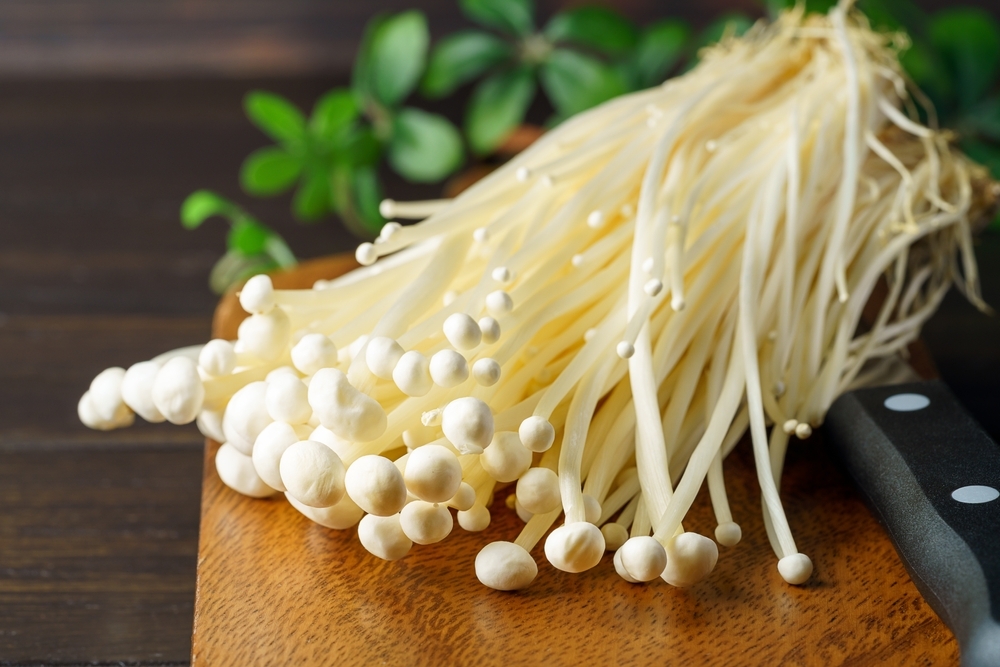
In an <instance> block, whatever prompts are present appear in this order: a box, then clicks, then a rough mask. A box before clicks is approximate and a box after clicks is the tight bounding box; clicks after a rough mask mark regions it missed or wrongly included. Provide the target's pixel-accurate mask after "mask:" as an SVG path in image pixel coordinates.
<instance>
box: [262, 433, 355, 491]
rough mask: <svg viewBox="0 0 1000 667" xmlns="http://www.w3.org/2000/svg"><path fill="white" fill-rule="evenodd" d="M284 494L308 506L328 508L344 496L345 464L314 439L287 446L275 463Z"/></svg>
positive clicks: (334, 453) (335, 454)
mask: <svg viewBox="0 0 1000 667" xmlns="http://www.w3.org/2000/svg"><path fill="white" fill-rule="evenodd" d="M278 471H279V473H280V474H281V481H282V483H284V485H285V488H286V489H287V493H288V494H289V495H291V496H293V497H294V498H295V499H296V500H298V501H299V502H301V503H302V504H303V505H308V506H309V507H331V506H333V505H336V504H337V502H338V501H339V500H340V499H341V498H343V497H344V464H343V463H342V462H341V460H340V457H339V456H337V453H336V452H334V451H333V450H332V449H330V448H329V447H327V446H326V445H324V444H323V443H321V442H316V441H315V440H302V441H301V442H296V443H295V444H293V445H290V446H289V447H288V448H287V449H285V452H284V453H283V454H282V455H281V461H280V462H279V463H278Z"/></svg>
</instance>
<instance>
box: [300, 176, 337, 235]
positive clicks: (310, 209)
mask: <svg viewBox="0 0 1000 667" xmlns="http://www.w3.org/2000/svg"><path fill="white" fill-rule="evenodd" d="M330 208H331V207H330V175H329V174H328V173H327V172H326V170H325V169H318V170H316V171H313V172H311V173H310V174H309V176H308V177H306V178H305V179H304V180H303V182H302V185H300V186H299V189H298V190H296V192H295V197H294V198H293V199H292V211H294V212H295V216H296V217H297V218H299V219H300V220H305V221H307V222H315V221H316V220H320V219H321V218H322V217H323V216H324V215H326V214H327V212H328V211H329V210H330Z"/></svg>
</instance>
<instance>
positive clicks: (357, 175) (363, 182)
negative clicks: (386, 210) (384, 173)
mask: <svg viewBox="0 0 1000 667" xmlns="http://www.w3.org/2000/svg"><path fill="white" fill-rule="evenodd" d="M351 192H352V195H353V199H354V206H355V210H356V211H357V214H358V217H359V219H360V222H361V224H362V225H363V226H364V230H365V231H366V232H367V233H368V234H370V235H371V236H375V235H376V234H378V233H379V231H381V229H382V225H384V224H385V218H383V217H382V214H381V213H379V210H378V207H379V204H381V203H382V187H381V185H379V182H378V174H377V173H376V171H375V169H374V168H372V167H365V168H362V169H358V170H357V171H355V172H354V173H353V175H352V178H351Z"/></svg>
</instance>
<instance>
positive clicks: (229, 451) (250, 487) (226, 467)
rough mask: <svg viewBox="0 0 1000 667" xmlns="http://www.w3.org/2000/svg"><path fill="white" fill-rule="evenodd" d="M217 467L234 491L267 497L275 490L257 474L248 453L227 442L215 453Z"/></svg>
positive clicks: (251, 495)
mask: <svg viewBox="0 0 1000 667" xmlns="http://www.w3.org/2000/svg"><path fill="white" fill-rule="evenodd" d="M215 469H216V470H217V471H218V473H219V479H221V480H222V483H223V484H225V485H226V486H228V487H229V488H230V489H232V490H233V491H237V492H239V493H242V494H243V495H244V496H250V497H251V498H267V497H268V496H272V495H274V493H275V491H274V489H272V488H271V487H270V486H268V485H267V484H266V483H265V482H264V480H262V479H261V478H260V475H258V474H257V470H256V469H254V467H253V461H252V460H251V459H250V457H249V456H247V455H246V454H242V453H240V451H239V450H238V449H236V448H235V447H233V446H232V445H230V444H229V443H226V444H224V445H222V446H221V447H219V451H218V452H216V454H215Z"/></svg>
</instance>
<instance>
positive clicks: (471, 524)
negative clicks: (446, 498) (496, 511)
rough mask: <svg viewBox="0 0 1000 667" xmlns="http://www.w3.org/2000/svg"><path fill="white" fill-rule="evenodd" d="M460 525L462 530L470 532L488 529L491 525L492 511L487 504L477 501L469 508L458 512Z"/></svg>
mask: <svg viewBox="0 0 1000 667" xmlns="http://www.w3.org/2000/svg"><path fill="white" fill-rule="evenodd" d="M458 525H459V526H461V527H462V530H467V531H469V532H470V533H478V532H480V531H483V530H486V529H487V528H489V526H490V511H489V510H488V509H486V506H485V505H480V504H479V503H476V504H475V505H473V506H472V507H470V508H469V509H467V510H464V511H460V512H459V513H458Z"/></svg>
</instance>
